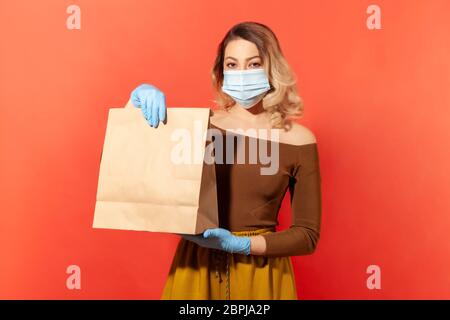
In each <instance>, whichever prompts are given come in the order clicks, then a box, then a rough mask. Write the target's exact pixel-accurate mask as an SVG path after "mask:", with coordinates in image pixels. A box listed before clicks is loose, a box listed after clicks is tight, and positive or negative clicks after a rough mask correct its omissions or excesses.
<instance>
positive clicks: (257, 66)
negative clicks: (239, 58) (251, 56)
mask: <svg viewBox="0 0 450 320" xmlns="http://www.w3.org/2000/svg"><path fill="white" fill-rule="evenodd" d="M250 65H251V66H252V67H254V68H260V67H261V64H260V63H259V62H253V63H251V64H250Z"/></svg>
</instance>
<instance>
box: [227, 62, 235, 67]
mask: <svg viewBox="0 0 450 320" xmlns="http://www.w3.org/2000/svg"><path fill="white" fill-rule="evenodd" d="M230 65H233V66H235V65H236V64H235V63H233V62H230V63H227V67H228V68H233V67H230Z"/></svg>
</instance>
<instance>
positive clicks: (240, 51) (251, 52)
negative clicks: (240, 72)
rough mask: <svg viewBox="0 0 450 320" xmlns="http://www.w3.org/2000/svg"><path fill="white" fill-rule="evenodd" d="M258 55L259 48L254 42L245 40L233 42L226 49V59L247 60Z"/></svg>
mask: <svg viewBox="0 0 450 320" xmlns="http://www.w3.org/2000/svg"><path fill="white" fill-rule="evenodd" d="M258 54H259V51H258V47H257V46H256V45H255V44H254V43H253V42H250V41H247V40H244V39H236V40H232V41H230V42H229V43H228V45H227V46H226V48H225V58H226V57H228V56H232V57H234V58H237V59H245V58H247V57H251V56H256V55H258Z"/></svg>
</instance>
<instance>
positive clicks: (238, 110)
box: [229, 100, 270, 123]
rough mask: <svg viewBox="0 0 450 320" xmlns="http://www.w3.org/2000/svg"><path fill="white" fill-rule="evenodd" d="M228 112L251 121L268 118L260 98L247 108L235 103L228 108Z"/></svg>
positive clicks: (267, 119)
mask: <svg viewBox="0 0 450 320" xmlns="http://www.w3.org/2000/svg"><path fill="white" fill-rule="evenodd" d="M229 112H230V113H231V114H233V115H235V116H237V117H239V118H242V119H244V120H247V121H249V122H252V123H256V122H261V121H269V120H270V115H269V113H268V112H267V111H266V110H265V109H264V107H263V103H262V100H261V101H260V102H258V103H257V104H255V105H254V106H253V107H251V108H249V109H245V108H243V107H242V106H240V105H238V104H237V103H236V104H235V105H234V106H232V107H231V108H230V109H229Z"/></svg>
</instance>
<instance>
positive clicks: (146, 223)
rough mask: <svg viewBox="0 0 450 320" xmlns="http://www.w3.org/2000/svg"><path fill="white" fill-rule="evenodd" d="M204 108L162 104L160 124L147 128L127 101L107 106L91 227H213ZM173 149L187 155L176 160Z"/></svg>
mask: <svg viewBox="0 0 450 320" xmlns="http://www.w3.org/2000/svg"><path fill="white" fill-rule="evenodd" d="M209 114H210V109H209V108H167V120H166V124H163V123H160V124H159V126H158V128H152V127H151V126H150V125H149V124H148V123H147V121H146V120H145V118H144V116H143V114H142V110H141V109H140V108H136V107H134V106H132V104H131V103H130V102H129V103H128V104H127V106H126V107H125V108H111V109H110V110H109V115H108V123H107V128H106V134H105V141H104V145H103V151H102V157H101V161H100V171H99V179H98V188H97V198H96V205H95V212H94V222H93V227H94V228H106V229H121V230H137V231H153V232H169V233H185V234H199V233H202V232H203V231H204V230H205V229H207V228H216V227H218V210H217V190H216V175H215V167H214V163H212V164H207V163H205V161H203V159H204V157H205V146H206V144H207V143H210V141H207V139H206V138H207V135H206V131H207V128H208V126H209ZM180 135H182V136H183V137H184V140H183V141H184V143H181V142H180V141H181V140H176V139H175V138H177V137H178V138H179V137H180ZM188 136H190V139H186V137H188ZM187 146H190V147H187ZM183 147H184V149H183ZM180 150H181V151H180ZM187 150H190V151H191V152H190V153H187V152H186V151H187ZM174 154H175V155H184V156H186V155H189V154H190V157H186V158H185V159H187V158H190V159H191V160H192V161H190V163H182V164H177V163H176V161H173V159H174V156H173V155H174ZM176 159H179V158H176ZM194 159H197V162H194Z"/></svg>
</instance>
